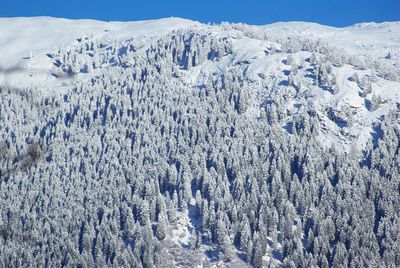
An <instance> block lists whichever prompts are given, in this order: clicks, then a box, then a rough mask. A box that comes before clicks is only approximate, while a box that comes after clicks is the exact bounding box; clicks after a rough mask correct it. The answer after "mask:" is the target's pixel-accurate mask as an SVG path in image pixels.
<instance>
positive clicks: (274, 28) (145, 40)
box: [0, 17, 400, 150]
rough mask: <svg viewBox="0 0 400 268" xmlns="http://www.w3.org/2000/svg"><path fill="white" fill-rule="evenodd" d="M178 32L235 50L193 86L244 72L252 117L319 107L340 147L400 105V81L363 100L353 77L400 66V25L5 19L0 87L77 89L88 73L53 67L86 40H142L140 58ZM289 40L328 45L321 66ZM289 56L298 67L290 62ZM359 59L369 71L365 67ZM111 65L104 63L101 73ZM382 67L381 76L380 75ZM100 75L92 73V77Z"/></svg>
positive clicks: (331, 140)
mask: <svg viewBox="0 0 400 268" xmlns="http://www.w3.org/2000/svg"><path fill="white" fill-rule="evenodd" d="M174 30H175V31H176V30H182V31H192V32H193V31H195V32H196V33H199V34H202V35H204V36H207V35H209V36H216V37H218V38H225V39H226V40H227V42H228V43H229V45H230V46H231V49H232V51H231V52H232V53H227V55H222V57H220V58H218V59H217V60H207V61H203V62H201V64H197V65H196V66H193V68H191V69H188V70H186V71H185V72H182V74H181V76H182V79H184V82H185V83H187V85H188V87H201V85H202V84H204V83H206V82H207V80H208V79H214V78H215V76H216V74H217V75H223V74H224V73H227V72H232V71H233V70H235V71H238V72H242V73H244V75H245V77H246V79H245V81H244V82H245V83H244V85H243V87H244V88H246V90H247V91H248V92H249V98H250V99H251V105H250V107H249V109H248V113H249V115H250V116H252V117H258V116H260V111H261V109H260V107H261V106H262V103H265V101H266V100H268V99H270V100H271V99H273V98H274V100H277V99H284V102H282V103H280V105H284V106H285V107H286V109H287V110H288V114H293V113H294V114H295V113H297V112H298V111H299V110H301V108H299V107H302V106H304V103H308V104H309V103H312V106H313V107H314V108H313V109H316V112H317V114H318V118H319V120H320V123H321V136H320V139H321V141H324V144H326V145H328V146H330V145H331V144H332V145H333V144H336V145H339V147H343V148H344V149H345V150H349V149H351V148H352V145H355V146H356V147H360V145H363V144H365V143H366V142H367V140H368V139H369V138H370V137H371V126H372V124H373V122H375V121H377V120H378V119H379V118H380V117H381V116H384V115H385V114H387V113H388V112H389V111H390V110H391V109H393V108H394V107H395V106H396V103H397V102H398V101H400V92H399V91H400V90H399V82H398V81H390V80H396V79H387V78H385V77H383V76H382V75H381V76H380V77H378V78H377V79H375V80H374V81H373V82H372V93H370V94H369V95H368V96H366V97H361V96H360V87H359V86H358V85H357V83H355V82H352V81H350V80H351V79H349V77H351V76H352V75H353V74H354V73H355V72H356V73H357V74H358V75H359V77H360V79H362V78H363V77H366V78H368V80H370V77H371V75H372V73H375V72H378V73H379V68H380V69H382V70H383V69H385V68H392V69H394V70H395V71H396V69H397V70H399V69H400V63H399V55H400V23H399V22H387V23H380V24H377V23H363V24H357V25H353V26H350V27H345V28H334V27H328V26H323V25H318V24H314V23H304V22H289V23H275V24H271V25H266V26H247V25H240V24H239V25H226V24H223V25H221V26H210V25H202V24H200V23H198V22H194V21H190V20H185V19H179V18H168V19H160V20H153V21H142V22H101V21H94V20H66V19H55V18H48V17H37V18H3V19H0V36H1V38H0V48H1V49H0V70H1V73H0V84H2V85H7V86H13V87H22V88H36V89H37V90H39V89H40V90H44V91H50V90H55V89H57V88H63V87H65V86H68V85H72V84H76V82H77V81H78V82H79V80H80V79H87V78H88V74H86V73H79V70H78V75H77V76H74V77H73V79H72V77H71V79H63V78H65V76H62V75H57V72H54V69H55V66H54V65H55V63H56V62H57V60H59V61H60V58H61V54H64V55H65V54H68V53H70V52H69V51H70V50H71V51H73V50H74V48H76V47H79V46H80V44H81V43H82V42H83V43H84V42H85V41H83V40H101V42H104V43H105V44H116V43H123V42H128V43H129V42H136V43H138V44H140V45H139V47H140V48H141V50H140V51H142V52H140V51H139V52H138V54H137V55H136V56H135V57H137V56H138V55H139V57H140V53H143V54H144V53H145V51H146V49H145V48H149V47H150V46H151V44H156V42H157V40H158V39H162V38H165V36H168V34H169V33H170V32H171V31H174ZM286 39H288V40H289V39H292V40H303V39H304V40H308V41H310V42H317V43H318V42H319V43H321V44H322V45H317V49H316V50H318V49H319V51H317V66H313V65H312V64H311V63H310V62H309V61H308V59H309V58H310V56H311V55H312V51H311V50H308V51H307V49H305V50H304V49H298V50H296V49H295V51H291V49H289V50H287V47H289V48H290V47H291V46H294V45H293V42H292V43H291V42H289V43H288V44H285V42H286V41H285V40H286ZM308 41H307V42H308ZM319 43H318V44H319ZM325 45H326V46H328V48H327V49H325V50H327V51H333V50H332V49H333V48H334V49H336V50H335V51H334V52H331V53H333V54H340V55H341V57H342V58H345V60H344V64H340V66H335V64H333V65H334V66H333V67H332V68H331V67H329V68H330V69H331V70H330V72H331V73H330V74H329V75H331V76H335V81H336V83H337V87H339V88H340V89H339V92H338V94H335V95H334V94H331V93H330V92H329V90H323V89H321V87H319V86H318V85H316V79H317V73H316V72H317V71H318V68H319V66H320V65H319V63H321V62H326V61H327V62H328V65H330V62H331V61H332V59H331V58H330V57H332V56H330V55H328V56H327V55H326V53H325V52H324V46H325ZM285 46H286V47H285ZM321 47H322V49H321ZM285 50H286V51H285ZM321 51H322V52H321ZM97 53H100V54H101V53H103V54H104V53H106V51H105V49H103V50H102V49H100V51H97ZM324 53H325V54H324ZM289 55H290V61H294V63H293V62H292V63H290V64H288V63H285V62H286V61H287V59H288V57H289ZM84 60H85V59H84ZM61 61H62V60H61ZM352 62H355V63H352ZM359 62H361V63H362V65H365V66H360V63H359ZM364 63H365V64H364ZM294 65H297V67H298V69H299V71H298V74H296V77H295V78H294V79H295V80H296V82H297V83H300V84H301V85H302V92H299V89H296V87H293V85H291V84H290V83H289V78H288V76H289V74H290V73H291V72H292V70H291V69H292V68H293V66H294ZM106 66H108V65H104V64H103V65H102V67H101V68H106ZM376 66H378V67H376ZM382 66H383V67H382ZM108 67H109V66H108ZM377 68H378V71H376V70H375V69H377ZM64 71H65V70H64ZM98 72H99V70H97V71H93V74H96V73H97V74H98ZM100 72H101V71H100ZM374 75H375V74H374ZM374 75H373V76H374ZM213 77H214V78H213ZM89 78H90V74H89ZM373 95H375V96H380V97H381V99H382V101H381V102H382V103H380V105H379V107H378V109H374V111H371V109H369V108H368V105H367V104H368V103H369V101H370V100H371V98H372V96H373ZM309 108H310V107H308V109H309ZM328 108H332V109H334V110H335V111H336V113H340V112H341V111H343V110H349V109H351V110H352V112H351V113H352V114H353V117H354V124H352V126H347V127H343V125H340V124H337V122H334V120H332V118H329V113H328V112H327V109H328ZM331 114H332V113H331ZM291 120H292V119H291V116H288V118H286V119H283V120H282V122H281V124H282V126H287V125H288V124H289V125H290V124H292V122H291ZM361 147H362V146H361Z"/></svg>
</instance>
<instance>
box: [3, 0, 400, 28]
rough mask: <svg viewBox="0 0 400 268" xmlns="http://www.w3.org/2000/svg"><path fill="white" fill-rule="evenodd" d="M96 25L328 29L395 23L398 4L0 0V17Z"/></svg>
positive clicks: (374, 0)
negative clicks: (166, 20)
mask: <svg viewBox="0 0 400 268" xmlns="http://www.w3.org/2000/svg"><path fill="white" fill-rule="evenodd" d="M15 16H53V17H64V18H91V19H99V20H106V21H110V20H119V21H128V20H146V19H155V18H163V17H171V16H174V17H182V18H188V19H192V20H198V21H201V22H215V23H219V22H221V21H229V22H245V23H248V24H267V23H272V22H277V21H310V22H318V23H321V24H327V25H332V26H347V25H350V24H354V23H357V22H370V21H376V22H382V21H394V20H400V0H286V1H285V0H280V1H279V0H274V1H272V0H264V1H262V0H258V1H255V0H244V1H236V0H230V1H229V0H197V1H194V0H157V1H152V0H147V1H135V0H125V1H122V0H108V1H102V0H98V1H94V0H66V1H64V0H0V17H15Z"/></svg>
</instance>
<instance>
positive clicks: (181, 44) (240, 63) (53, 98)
mask: <svg viewBox="0 0 400 268" xmlns="http://www.w3.org/2000/svg"><path fill="white" fill-rule="evenodd" d="M215 28H218V29H220V31H222V34H221V33H220V32H217V33H215V31H214V29H215ZM238 36H240V38H241V40H242V41H243V40H247V39H249V40H250V39H252V40H256V41H257V42H261V43H263V44H264V43H265V44H267V45H265V51H263V52H262V53H264V54H263V55H265V57H266V58H265V62H266V64H267V66H270V65H273V68H275V69H276V68H278V67H277V66H283V68H285V69H284V72H283V73H282V72H280V73H279V75H271V73H270V72H269V71H268V70H266V71H265V72H260V73H258V72H256V71H254V70H253V69H252V68H251V62H248V59H246V58H240V57H238V56H237V55H238V52H237V51H236V50H235V44H236V43H235V42H239V41H237V40H238V38H239V37H238ZM246 38H247V39H246ZM243 42H245V41H243ZM254 42H255V41H254ZM48 57H49V58H51V60H52V61H53V62H54V66H53V68H52V70H51V72H52V75H53V77H55V79H58V80H60V81H65V82H64V85H65V86H63V87H62V89H57V90H44V89H42V88H31V87H26V88H23V87H14V86H9V85H8V86H7V85H3V86H1V88H0V267H82V268H83V267H194V266H198V267H203V266H204V267H212V266H214V265H227V266H228V267H246V266H253V267H399V266H400V175H399V174H400V128H399V124H400V104H398V105H397V106H396V105H393V106H392V107H391V108H390V109H388V110H387V112H386V113H385V114H384V115H383V116H381V117H380V118H379V120H376V121H375V122H374V123H373V125H372V126H371V128H370V132H368V138H367V139H366V140H365V142H364V143H363V145H362V146H357V148H354V146H353V147H351V145H348V144H350V143H351V141H356V140H357V137H354V136H352V131H351V130H352V129H353V128H354V129H356V128H359V126H361V123H360V121H357V120H358V119H357V114H355V113H352V108H351V107H350V106H349V105H348V106H346V107H342V108H341V109H338V108H337V107H336V108H335V107H333V106H331V105H327V106H326V107H322V108H321V106H318V107H316V106H315V102H313V99H314V97H315V92H323V93H324V94H327V96H333V97H335V96H338V94H339V95H340V94H341V92H342V91H344V90H346V89H345V88H343V86H342V87H341V85H342V84H341V83H339V81H341V80H340V77H342V76H343V74H342V73H341V72H339V71H338V70H342V69H345V70H348V69H350V70H351V71H346V75H348V79H347V80H346V81H345V82H346V83H348V84H349V85H352V86H353V87H355V88H357V91H358V92H360V96H359V98H363V100H364V99H365V107H364V106H363V107H362V108H363V109H365V110H366V111H367V112H369V113H373V112H374V111H378V112H379V111H380V110H379V109H380V107H382V105H385V100H384V99H381V98H380V97H379V85H381V84H383V83H392V85H393V90H397V89H398V86H399V77H400V75H399V71H398V70H399V69H398V68H397V67H396V66H397V65H395V64H396V63H393V62H392V61H393V58H392V59H391V60H389V59H376V60H374V59H368V58H363V57H354V56H352V55H349V54H347V53H346V52H344V51H342V50H339V49H336V48H334V47H332V46H330V45H329V43H326V42H322V41H315V40H313V39H309V38H307V37H304V36H296V35H289V36H282V35H279V34H274V33H273V32H267V31H261V30H257V29H256V28H253V27H251V26H246V25H242V24H222V25H218V26H211V25H208V26H203V28H202V29H201V30H199V29H197V28H189V29H183V30H177V31H171V32H170V33H168V34H166V35H163V36H160V37H158V38H155V39H154V40H152V42H151V43H143V42H141V41H140V40H136V39H128V40H124V41H115V40H102V39H96V38H94V37H90V36H85V37H83V38H80V39H79V40H78V41H76V43H75V44H74V45H73V46H70V47H68V48H61V49H57V50H54V51H53V52H52V53H51V54H50V55H48ZM388 62H389V63H388ZM223 64H224V66H225V67H224V68H225V69H223V70H222V71H221V69H219V67H218V66H222V65H223ZM274 64H275V65H274ZM201 66H209V67H207V68H203V69H201V70H200V68H201ZM196 68H197V69H196ZM346 68H347V69H346ZM195 70H199V71H198V72H197V75H198V76H197V77H201V78H198V79H197V80H196V83H191V81H192V80H191V79H192V78H191V77H192V75H193V73H196V72H195ZM199 73H200V74H199ZM199 81H200V82H199ZM293 100H294V101H295V102H296V104H295V106H296V109H295V110H293V109H288V103H289V102H290V101H293ZM324 120H325V121H326V122H328V123H329V124H328V123H326V124H324ZM331 125H332V126H333V127H332V129H329V127H330V126H331ZM335 131H337V132H338V133H339V132H340V133H341V134H338V135H340V137H341V138H342V140H346V141H350V142H349V143H348V144H347V145H345V143H343V142H341V141H340V140H339V141H337V142H336V141H334V142H333V143H334V145H326V144H324V140H325V138H321V137H330V136H329V135H330V134H329V133H331V132H335ZM327 133H328V134H329V135H328V134H327ZM324 135H325V136H324ZM326 139H328V138H326ZM346 146H347V147H346ZM346 148H347V149H346Z"/></svg>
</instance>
